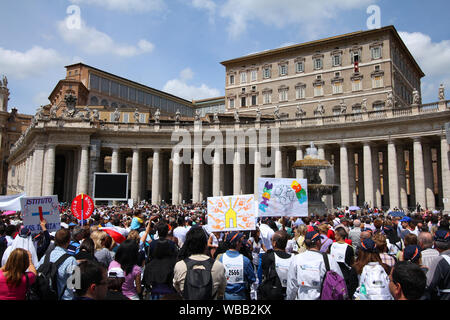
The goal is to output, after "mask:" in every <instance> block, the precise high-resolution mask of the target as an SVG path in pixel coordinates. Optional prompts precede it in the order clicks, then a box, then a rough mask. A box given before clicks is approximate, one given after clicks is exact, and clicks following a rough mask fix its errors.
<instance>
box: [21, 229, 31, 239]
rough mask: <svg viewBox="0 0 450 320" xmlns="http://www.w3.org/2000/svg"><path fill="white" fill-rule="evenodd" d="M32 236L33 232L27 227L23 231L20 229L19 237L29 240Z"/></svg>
mask: <svg viewBox="0 0 450 320" xmlns="http://www.w3.org/2000/svg"><path fill="white" fill-rule="evenodd" d="M30 234H31V230H30V229H28V228H27V227H23V228H22V229H20V232H19V236H21V237H22V238H27V237H28V236H29V235H30Z"/></svg>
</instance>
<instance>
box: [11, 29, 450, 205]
mask: <svg viewBox="0 0 450 320" xmlns="http://www.w3.org/2000/svg"><path fill="white" fill-rule="evenodd" d="M221 64H222V65H223V66H224V67H225V96H223V97H217V98H211V99H204V100H197V101H187V100H184V99H182V98H179V97H176V96H174V95H171V94H168V93H165V92H162V91H159V90H156V89H153V88H151V87H148V86H146V85H142V84H139V83H136V82H134V81H131V80H128V79H124V78H121V77H119V76H116V75H113V74H110V73H108V72H106V71H102V70H99V69H97V68H94V67H90V66H87V65H84V64H81V63H79V64H74V65H70V66H67V67H66V78H65V79H63V80H60V81H59V82H58V83H57V84H56V86H55V89H54V90H53V91H52V92H51V94H50V96H49V100H50V102H51V103H50V104H49V105H47V106H44V107H43V108H41V109H40V110H39V111H38V112H37V114H36V115H35V116H34V117H33V119H32V121H31V124H30V126H29V127H28V128H27V129H26V130H25V131H24V133H23V134H22V136H21V137H20V138H19V140H18V141H17V142H16V143H15V145H14V146H13V148H12V149H11V152H10V155H9V158H8V170H9V172H8V174H9V178H8V190H7V192H8V193H18V192H26V193H27V195H29V196H40V195H50V194H57V195H58V198H59V200H60V201H71V200H72V199H73V198H74V197H75V196H76V195H77V194H79V193H82V192H83V193H87V194H92V191H93V173H94V172H112V173H119V172H128V173H129V177H130V179H129V183H130V194H129V197H130V198H132V199H133V200H134V201H140V200H143V199H148V200H150V201H151V202H152V203H155V204H158V203H161V202H163V201H165V202H168V203H173V204H180V203H182V202H183V201H185V202H191V201H192V202H200V201H204V200H206V198H207V197H208V196H219V195H231V194H252V193H256V188H257V178H258V177H260V176H270V177H286V178H289V177H292V178H294V177H297V178H302V177H303V173H302V172H301V171H294V170H293V169H292V164H293V163H294V162H295V161H296V160H300V159H303V155H304V153H305V150H306V147H307V146H309V145H310V143H311V142H314V144H315V145H316V146H317V147H318V154H319V158H322V159H326V160H328V161H329V162H330V163H331V164H332V168H331V169H330V170H326V171H325V170H322V171H321V173H320V176H321V179H322V182H323V183H327V184H338V185H339V189H338V191H337V192H335V193H334V194H333V195H329V196H325V197H324V200H325V203H326V204H327V206H328V207H329V208H331V207H337V206H350V205H359V206H363V205H364V204H365V203H367V204H368V205H369V206H371V207H383V208H385V209H388V208H391V209H393V208H405V209H406V208H410V209H411V208H414V207H415V206H416V204H420V205H421V206H422V208H429V209H443V210H444V211H445V212H450V202H449V200H450V176H449V174H450V171H449V155H448V152H449V146H448V143H447V140H446V136H445V123H446V122H449V119H450V104H449V101H448V100H446V99H445V94H444V88H443V87H442V86H441V87H440V88H436V97H437V99H436V100H437V101H436V102H434V103H427V104H423V103H422V101H421V93H420V88H421V78H422V77H424V73H423V71H422V70H421V69H420V66H419V65H418V64H417V62H416V61H415V60H414V58H413V56H412V55H411V53H410V52H409V50H408V48H407V47H406V46H405V44H404V43H403V41H402V40H401V38H400V36H399V35H398V33H397V31H396V29H395V28H394V27H393V26H387V27H383V28H380V29H374V30H369V31H359V32H353V33H349V34H344V35H340V36H335V37H331V38H326V39H321V40H317V41H311V42H307V43H302V44H298V45H292V46H288V47H283V48H278V49H274V50H267V51H263V52H259V53H254V54H250V55H246V56H242V57H239V58H235V59H231V60H227V61H223V62H221ZM208 132H213V133H214V134H216V135H221V136H222V137H223V140H222V143H215V144H214V146H213V147H212V150H209V149H211V145H209V144H210V142H211V139H209V140H208V138H206V137H207V136H208V137H210V134H209V133H208ZM233 132H234V134H235V135H236V136H237V140H235V139H234V138H233V140H232V141H233V143H232V145H231V146H230V145H229V144H228V145H227V143H225V141H226V140H225V137H226V136H227V134H230V133H233ZM273 132H275V133H276V136H273V135H272V136H271V138H270V139H268V145H267V148H266V145H265V144H264V139H262V138H263V135H262V134H266V135H267V134H268V135H270V134H271V133H273ZM199 133H200V135H202V134H203V139H204V140H203V142H202V144H200V145H199V144H198V140H195V139H194V137H195V136H196V135H198V134H199ZM206 133H208V134H209V135H208V134H206ZM186 134H187V135H188V136H190V137H192V142H193V144H192V142H191V146H192V148H191V149H186V148H184V149H182V151H181V152H180V150H179V149H178V148H177V145H178V143H179V141H180V137H182V136H183V135H184V136H185V135H186ZM239 137H240V138H242V137H243V138H242V139H239ZM255 137H257V138H256V140H255V139H254V138H255ZM274 137H276V138H274ZM216 140H217V139H216ZM235 141H237V142H235ZM263 144H264V145H263ZM208 145H209V146H208ZM266 149H267V150H266ZM205 154H209V155H210V156H211V157H212V161H207V160H206V158H205ZM230 154H231V159H232V161H225V160H229V158H230ZM266 154H267V156H268V157H269V159H270V163H266V161H265V160H264V159H265V155H266ZM181 158H182V159H184V160H185V159H188V160H189V161H182V162H180V161H179V160H180V159H181ZM12 168H15V174H14V176H12Z"/></svg>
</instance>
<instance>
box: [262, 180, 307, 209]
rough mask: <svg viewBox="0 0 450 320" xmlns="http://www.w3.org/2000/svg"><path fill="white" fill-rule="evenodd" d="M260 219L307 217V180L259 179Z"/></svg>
mask: <svg viewBox="0 0 450 320" xmlns="http://www.w3.org/2000/svg"><path fill="white" fill-rule="evenodd" d="M258 215H259V216H260V217H307V216H308V189H307V181H306V179H284V178H258Z"/></svg>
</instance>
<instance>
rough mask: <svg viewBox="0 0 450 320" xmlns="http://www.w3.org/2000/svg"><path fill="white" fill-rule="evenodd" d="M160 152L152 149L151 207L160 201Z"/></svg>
mask: <svg viewBox="0 0 450 320" xmlns="http://www.w3.org/2000/svg"><path fill="white" fill-rule="evenodd" d="M159 180H160V150H159V149H153V167H152V205H158V204H159V199H160V193H161V189H160V183H159Z"/></svg>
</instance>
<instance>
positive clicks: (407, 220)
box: [400, 216, 411, 222]
mask: <svg viewBox="0 0 450 320" xmlns="http://www.w3.org/2000/svg"><path fill="white" fill-rule="evenodd" d="M400 222H411V218H410V217H407V216H404V217H403V218H402V220H400Z"/></svg>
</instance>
